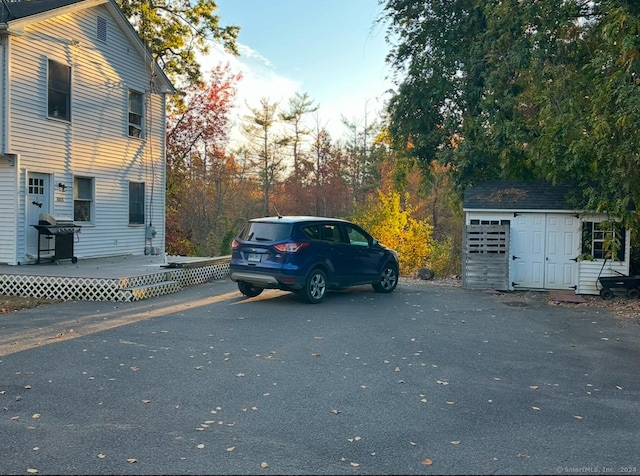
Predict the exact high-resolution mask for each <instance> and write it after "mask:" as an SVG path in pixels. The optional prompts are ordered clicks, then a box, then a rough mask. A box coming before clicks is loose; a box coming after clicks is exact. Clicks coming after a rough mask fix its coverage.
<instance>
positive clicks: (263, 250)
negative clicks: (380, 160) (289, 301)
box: [229, 216, 399, 303]
mask: <svg viewBox="0 0 640 476" xmlns="http://www.w3.org/2000/svg"><path fill="white" fill-rule="evenodd" d="M231 247H232V254H231V264H230V266H229V271H230V277H231V279H232V280H233V281H235V282H237V283H238V289H239V290H240V292H241V293H242V294H244V295H245V296H248V297H254V296H257V295H258V294H260V293H261V292H262V291H263V290H264V289H282V290H284V291H292V292H294V293H297V294H300V295H301V296H302V297H303V298H304V299H305V300H306V301H307V302H310V303H319V302H320V301H322V299H324V297H325V294H326V292H327V290H330V289H343V288H346V287H347V286H354V285H358V284H371V285H372V286H373V289H374V290H375V291H377V292H379V293H390V292H392V291H393V290H394V289H395V288H396V285H397V284H398V269H399V266H398V253H397V252H396V251H394V250H392V249H389V248H387V247H386V246H383V245H382V244H380V243H379V242H378V241H377V240H376V239H375V238H373V237H372V236H371V235H370V234H369V233H367V232H366V231H365V230H363V229H362V228H361V227H359V226H358V225H356V224H354V223H351V222H348V221H346V220H339V219H336V218H323V217H303V216H289V217H280V216H278V217H266V218H256V219H253V220H249V221H248V222H247V223H246V225H245V226H244V228H243V229H242V231H241V232H240V234H239V235H238V236H237V237H236V238H235V239H234V240H233V243H232V246H231Z"/></svg>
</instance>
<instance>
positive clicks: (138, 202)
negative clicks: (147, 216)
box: [129, 182, 144, 225]
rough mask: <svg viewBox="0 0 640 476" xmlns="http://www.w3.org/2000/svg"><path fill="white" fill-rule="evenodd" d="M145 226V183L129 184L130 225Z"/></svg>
mask: <svg viewBox="0 0 640 476" xmlns="http://www.w3.org/2000/svg"><path fill="white" fill-rule="evenodd" d="M143 224H144V182H129V225H143Z"/></svg>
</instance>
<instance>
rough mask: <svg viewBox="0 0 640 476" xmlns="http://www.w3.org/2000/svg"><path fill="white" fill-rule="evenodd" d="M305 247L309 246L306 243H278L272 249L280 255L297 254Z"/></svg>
mask: <svg viewBox="0 0 640 476" xmlns="http://www.w3.org/2000/svg"><path fill="white" fill-rule="evenodd" d="M306 246H309V243H308V242H302V243H280V244H277V245H274V248H275V250H276V251H279V252H280V253H297V252H298V251H300V250H301V249H302V248H305V247H306Z"/></svg>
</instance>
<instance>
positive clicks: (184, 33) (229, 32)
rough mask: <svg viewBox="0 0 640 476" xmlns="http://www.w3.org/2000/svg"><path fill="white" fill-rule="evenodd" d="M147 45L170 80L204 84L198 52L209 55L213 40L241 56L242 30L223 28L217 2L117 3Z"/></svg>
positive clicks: (148, 0) (140, 0)
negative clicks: (238, 39) (239, 36)
mask: <svg viewBox="0 0 640 476" xmlns="http://www.w3.org/2000/svg"><path fill="white" fill-rule="evenodd" d="M116 2H117V4H118V6H119V7H120V9H121V10H122V13H123V14H124V16H125V17H126V18H128V19H129V21H130V22H131V24H132V25H133V27H134V28H135V29H136V30H137V31H138V34H139V35H140V37H141V38H142V40H143V41H144V42H145V43H146V44H147V46H148V47H149V49H150V50H151V53H152V54H153V57H154V59H155V60H156V61H157V62H158V64H159V65H160V67H161V68H162V69H163V71H164V72H165V73H166V74H168V75H169V76H170V77H174V78H177V79H184V80H186V82H187V83H195V82H199V81H200V65H199V63H198V61H197V57H196V53H198V52H199V53H207V52H208V51H209V41H214V42H217V43H220V44H222V45H223V46H224V48H225V50H227V51H228V52H229V53H232V54H234V55H238V49H237V46H236V39H237V37H238V33H239V31H240V28H239V27H237V26H233V25H232V26H225V27H222V26H220V16H219V15H216V13H215V11H216V10H217V9H218V5H217V4H216V2H215V1H213V0H166V1H163V2H153V1H152V0H116Z"/></svg>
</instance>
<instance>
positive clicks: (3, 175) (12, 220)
mask: <svg viewBox="0 0 640 476" xmlns="http://www.w3.org/2000/svg"><path fill="white" fill-rule="evenodd" d="M16 169H17V167H16V166H15V165H11V164H10V163H9V162H8V161H7V160H6V159H2V158H0V203H5V204H7V205H8V206H4V207H0V223H2V224H3V226H0V243H3V246H0V263H11V264H17V263H16V262H15V256H16V225H15V224H16V221H17V216H16V211H17V205H18V203H17V202H18V201H17V197H16V193H17V190H16V188H17V187H16V182H17V177H16Z"/></svg>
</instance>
